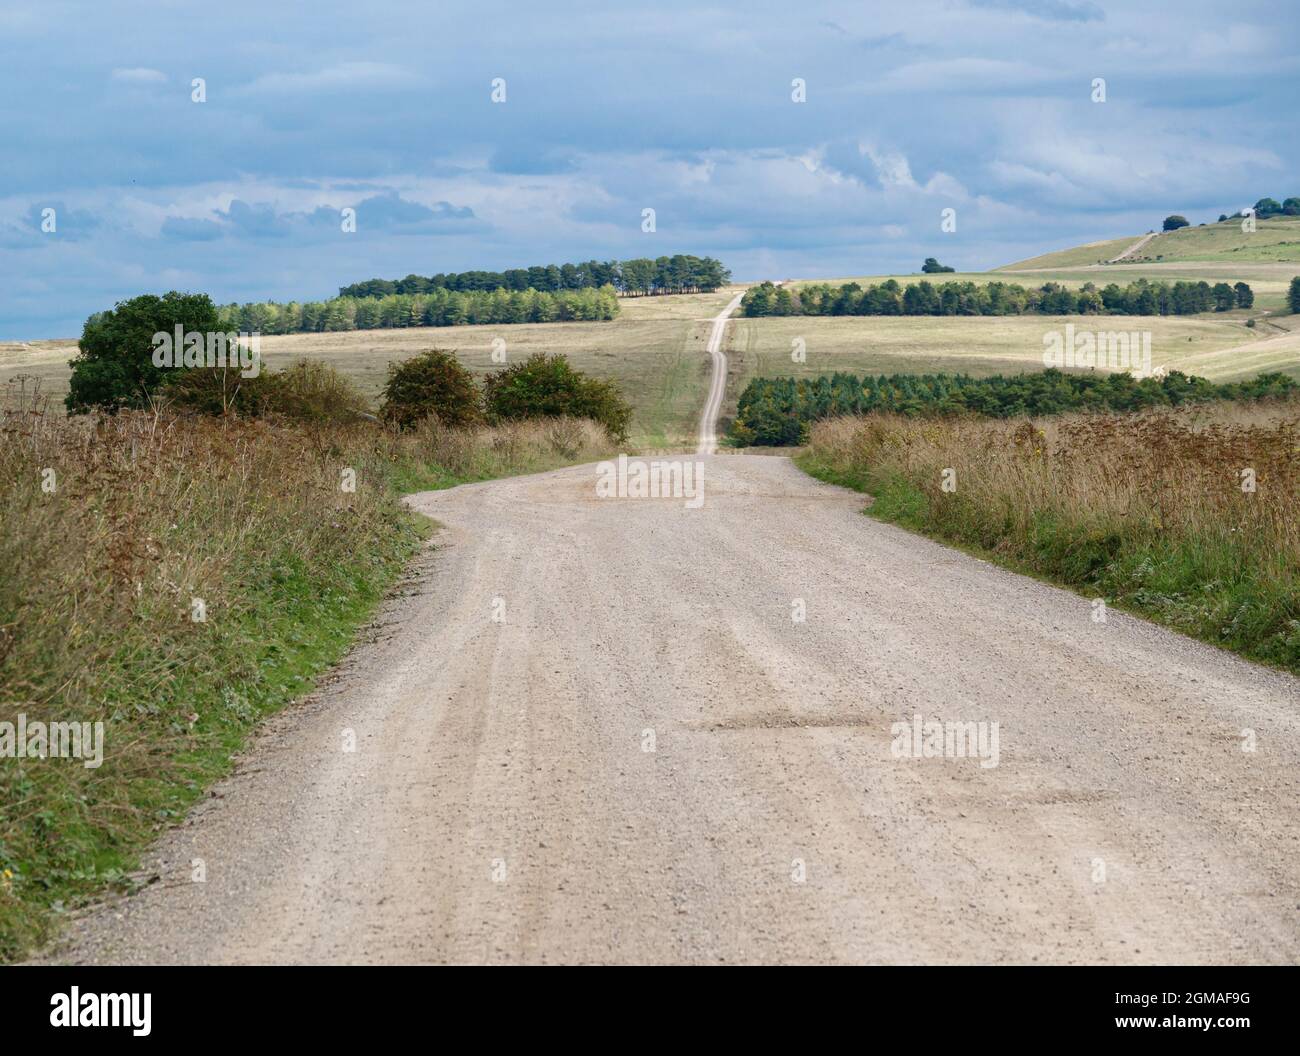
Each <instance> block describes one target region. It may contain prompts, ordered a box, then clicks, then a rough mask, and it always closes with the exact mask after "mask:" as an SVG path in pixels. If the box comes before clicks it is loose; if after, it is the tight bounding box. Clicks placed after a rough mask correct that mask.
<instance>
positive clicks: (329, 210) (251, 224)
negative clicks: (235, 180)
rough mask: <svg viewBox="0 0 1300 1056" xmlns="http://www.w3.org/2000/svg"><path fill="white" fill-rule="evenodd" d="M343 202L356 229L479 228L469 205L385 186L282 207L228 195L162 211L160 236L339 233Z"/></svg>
mask: <svg viewBox="0 0 1300 1056" xmlns="http://www.w3.org/2000/svg"><path fill="white" fill-rule="evenodd" d="M344 208H350V209H354V210H355V212H356V224H357V228H356V233H357V234H364V233H374V232H385V233H388V234H395V235H436V234H445V233H452V232H455V233H468V232H470V231H473V230H482V229H483V225H482V224H480V223H479V222H478V221H477V218H476V217H475V215H474V210H473V209H471V208H469V207H468V206H456V205H452V204H451V203H450V202H446V201H438V202H435V203H434V204H433V205H432V206H428V205H423V204H422V203H420V202H414V201H410V200H408V199H406V198H403V197H402V196H401V195H400V194H398V193H397V192H396V191H384V192H383V193H380V194H375V195H371V196H370V197H367V198H363V199H360V200H354V199H340V202H339V204H337V205H333V204H331V205H319V206H316V207H315V208H313V209H301V210H286V211H281V210H280V209H278V208H277V207H276V206H275V204H274V203H272V202H248V201H244V200H243V199H241V198H232V199H231V200H230V204H229V205H228V206H227V207H226V208H225V209H218V210H215V211H213V212H211V213H210V214H209V215H208V216H204V217H186V216H167V217H165V218H164V219H163V222H162V224H161V226H160V228H159V236H160V237H161V238H162V239H163V240H164V241H168V242H212V241H215V240H217V239H219V238H230V239H236V240H240V239H251V240H254V241H268V240H290V239H293V240H297V241H299V242H302V241H310V240H312V239H316V238H320V237H322V236H325V235H329V236H332V235H334V234H339V233H342V232H343V212H342V210H343V209H344ZM349 233H351V232H349Z"/></svg>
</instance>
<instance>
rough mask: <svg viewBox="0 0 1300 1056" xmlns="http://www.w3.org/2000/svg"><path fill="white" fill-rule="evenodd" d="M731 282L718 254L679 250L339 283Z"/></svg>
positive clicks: (667, 288)
mask: <svg viewBox="0 0 1300 1056" xmlns="http://www.w3.org/2000/svg"><path fill="white" fill-rule="evenodd" d="M730 281H731V272H730V271H729V270H728V269H727V268H725V267H723V265H722V262H721V261H719V260H715V259H714V258H713V257H695V256H691V255H690V254H687V253H679V254H677V255H675V256H671V257H657V258H655V259H653V260H652V259H650V258H649V257H638V258H636V259H635V260H622V261H619V260H607V261H599V260H588V261H584V262H583V263H581V264H544V265H538V266H535V267H531V268H510V269H508V270H506V271H462V272H448V273H445V274H444V273H439V274H437V275H428V276H425V275H408V276H406V278H404V279H367V280H366V281H365V282H357V283H353V284H352V285H351V286H342V287H340V288H339V296H340V297H387V296H391V295H393V294H421V293H432V292H434V291H435V290H452V291H455V292H457V293H474V292H490V291H494V290H511V291H515V292H520V293H521V292H523V291H525V290H538V291H540V292H542V293H559V292H562V291H564V290H590V289H599V288H600V287H602V286H612V287H613V288H614V289H615V290H617V291H618V292H619V293H620V294H623V295H625V296H654V295H657V294H666V293H712V292H713V291H714V290H716V289H717V288H718V287H719V286H725V285H726V284H727V283H728V282H730Z"/></svg>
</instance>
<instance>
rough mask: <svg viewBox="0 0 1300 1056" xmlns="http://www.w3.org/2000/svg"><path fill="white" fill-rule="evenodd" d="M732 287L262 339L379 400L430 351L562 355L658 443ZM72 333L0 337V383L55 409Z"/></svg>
mask: <svg viewBox="0 0 1300 1056" xmlns="http://www.w3.org/2000/svg"><path fill="white" fill-rule="evenodd" d="M738 288H739V287H731V288H726V289H722V290H718V291H717V292H715V293H701V294H683V295H676V296H671V297H632V298H625V299H623V300H621V301H620V302H619V315H618V318H616V319H612V320H610V321H608V322H598V323H574V322H570V323H526V324H522V325H514V326H447V327H412V328H410V329H402V330H350V331H345V332H341V333H326V334H285V335H276V336H268V337H263V338H262V354H263V358H264V360H265V362H266V365H267V367H268V368H269V369H272V370H275V369H281V368H284V367H287V366H289V365H291V364H293V363H295V362H297V361H299V360H301V359H303V358H308V359H310V360H311V361H312V362H319V363H325V364H328V365H330V366H334V367H337V368H338V369H339V370H340V371H342V372H343V373H344V374H346V375H347V376H348V377H349V378H350V379H352V381H353V382H355V383H356V385H357V386H358V388H360V390H361V392H362V393H363V394H364V395H365V396H367V397H369V398H370V399H371V400H374V401H377V400H378V398H379V394H380V392H381V390H382V389H383V386H384V381H385V379H386V378H387V372H388V364H389V363H390V362H401V361H402V360H405V359H409V358H410V357H411V356H414V355H417V354H419V353H421V352H426V351H428V350H429V349H431V348H444V349H447V350H449V351H451V352H454V353H455V354H456V357H457V358H458V359H459V360H460V361H461V362H462V363H463V364H464V365H465V366H466V367H467V368H469V369H470V370H472V371H473V372H474V373H475V374H479V375H481V374H484V373H486V372H487V371H490V370H497V369H499V368H500V367H501V364H500V363H499V362H494V361H493V359H492V353H493V344H492V343H493V340H494V339H501V340H503V341H504V342H505V343H506V344H505V351H506V354H507V356H508V362H510V363H516V362H519V361H521V360H522V359H524V358H526V357H528V356H529V355H531V354H532V353H534V352H547V353H556V352H558V353H563V354H564V355H566V356H568V357H569V360H570V362H572V363H573V365H574V367H575V368H577V369H578V370H581V371H583V372H584V373H586V374H589V375H591V376H592V377H596V378H605V379H609V380H611V381H613V382H615V383H616V384H617V385H618V386H619V387H620V388H621V389H622V390H623V392H624V394H625V395H626V396H627V397H628V398H629V399H630V400H631V401H632V403H633V405H634V407H635V415H634V417H633V420H632V426H631V442H632V445H633V446H634V447H653V448H665V447H673V446H678V445H684V444H690V443H692V442H693V440H694V437H695V432H696V429H697V427H698V424H699V415H700V408H701V407H702V406H703V405H704V397H705V395H706V394H707V392H708V387H709V377H710V370H711V361H710V359H709V355H708V353H707V352H706V350H705V346H706V344H707V341H708V332H709V325H708V324H709V321H710V320H711V319H712V317H713V316H715V315H717V314H718V312H720V311H721V310H722V309H723V308H724V307H725V306H726V304H727V302H728V301H729V300H730V299H731V298H732V297H733V296H734V295H735V291H736V290H737V289H738ZM76 353H77V343H76V341H75V340H65V341H33V342H28V343H18V342H9V343H4V342H0V383H3V382H5V381H6V380H8V379H10V378H14V377H16V376H18V375H21V374H31V375H36V376H38V377H40V379H41V381H42V384H43V386H44V389H45V391H46V392H49V393H50V394H51V396H52V397H53V399H54V401H55V404H56V409H61V407H62V404H61V402H60V401H62V399H63V397H64V396H65V395H66V394H67V391H68V378H69V377H70V376H71V371H70V369H69V367H68V360H70V359H71V358H72V357H73V356H75V355H76Z"/></svg>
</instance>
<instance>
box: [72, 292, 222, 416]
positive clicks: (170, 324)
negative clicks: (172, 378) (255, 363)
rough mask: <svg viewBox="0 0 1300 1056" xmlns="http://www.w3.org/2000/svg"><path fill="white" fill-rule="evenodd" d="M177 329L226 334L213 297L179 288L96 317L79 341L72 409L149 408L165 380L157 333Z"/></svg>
mask: <svg viewBox="0 0 1300 1056" xmlns="http://www.w3.org/2000/svg"><path fill="white" fill-rule="evenodd" d="M177 326H180V327H181V328H182V329H183V330H184V331H197V332H199V333H204V334H206V333H210V332H215V331H218V330H220V329H221V327H220V325H219V322H218V317H217V309H216V307H215V306H214V305H213V303H212V299H211V298H210V297H208V295H207V294H205V293H177V292H176V291H175V290H173V291H172V292H171V293H166V294H164V295H163V296H161V297H157V296H155V295H153V294H145V295H143V296H141V297H133V298H131V299H130V300H129V301H119V302H118V303H117V304H116V305H115V306H114V307H113V308H111V309H109V310H108V311H106V312H97V313H96V314H95V315H92V316H91V317H90V318H89V319H87V320H86V325H85V327H84V329H83V330H82V333H81V340H80V342H78V348H79V349H80V350H81V351H80V354H79V355H78V356H77V358H76V359H74V360H72V361H71V362H70V363H69V366H71V367H72V379H71V381H70V382H69V384H68V395H67V398H66V400H65V403H66V404H67V407H68V410H69V411H71V412H72V413H74V414H79V413H81V414H84V413H85V412H86V411H89V410H90V409H91V408H93V407H101V408H103V409H104V410H106V411H109V412H110V413H114V412H116V411H118V410H120V409H121V408H123V407H136V408H138V407H145V406H147V405H148V403H149V399H150V397H151V396H152V395H153V393H154V392H155V390H156V389H157V388H158V386H159V385H160V384H162V381H163V378H164V376H165V375H164V369H163V368H159V367H156V366H154V363H153V347H154V346H153V335H154V334H155V333H158V332H159V331H162V332H165V333H169V334H170V333H172V332H174V330H175V328H176V327H177ZM172 369H177V368H172ZM179 369H184V368H179Z"/></svg>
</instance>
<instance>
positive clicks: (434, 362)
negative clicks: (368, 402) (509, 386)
mask: <svg viewBox="0 0 1300 1056" xmlns="http://www.w3.org/2000/svg"><path fill="white" fill-rule="evenodd" d="M379 413H380V416H381V417H382V418H383V419H384V421H386V422H393V423H395V424H396V425H398V426H400V427H401V428H403V429H407V428H410V427H411V426H412V425H414V424H415V423H416V422H419V421H421V420H423V419H425V418H428V417H429V416H430V415H432V416H433V417H435V418H437V419H438V421H439V422H441V423H442V424H443V425H445V426H449V427H452V428H458V427H461V426H467V425H475V424H477V423H479V422H481V421H482V420H483V411H482V405H481V403H480V399H479V392H478V389H477V388H476V387H475V385H474V376H473V375H472V374H470V372H469V371H468V370H466V369H465V368H464V367H463V366H461V365H460V362H459V361H458V360H457V359H456V357H455V356H453V355H452V354H451V353H450V352H444V351H443V350H442V349H440V348H432V349H430V350H429V351H428V352H422V353H421V354H420V355H418V356H414V357H412V358H411V359H408V360H406V361H405V362H404V363H390V364H389V365H388V383H387V384H386V385H385V386H384V403H383V406H382V407H381V408H380V412H379Z"/></svg>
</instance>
